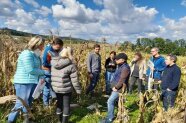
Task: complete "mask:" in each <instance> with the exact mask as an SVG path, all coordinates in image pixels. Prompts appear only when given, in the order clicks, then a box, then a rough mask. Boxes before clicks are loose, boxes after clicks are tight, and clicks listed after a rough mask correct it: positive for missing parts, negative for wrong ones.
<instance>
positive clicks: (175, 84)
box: [169, 68, 181, 90]
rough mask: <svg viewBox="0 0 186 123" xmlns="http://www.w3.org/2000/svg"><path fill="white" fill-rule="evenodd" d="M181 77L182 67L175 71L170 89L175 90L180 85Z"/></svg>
mask: <svg viewBox="0 0 186 123" xmlns="http://www.w3.org/2000/svg"><path fill="white" fill-rule="evenodd" d="M180 77H181V71H180V69H178V68H176V69H175V70H174V72H173V80H172V82H171V83H170V84H169V89H170V90H174V89H176V88H177V87H178V86H179V83H180Z"/></svg>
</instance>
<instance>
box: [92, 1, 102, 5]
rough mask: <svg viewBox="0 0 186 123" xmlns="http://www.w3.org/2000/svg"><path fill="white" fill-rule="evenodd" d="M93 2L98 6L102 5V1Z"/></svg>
mask: <svg viewBox="0 0 186 123" xmlns="http://www.w3.org/2000/svg"><path fill="white" fill-rule="evenodd" d="M93 2H94V3H95V4H96V5H98V6H101V5H103V0H93Z"/></svg>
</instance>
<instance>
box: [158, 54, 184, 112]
mask: <svg viewBox="0 0 186 123" xmlns="http://www.w3.org/2000/svg"><path fill="white" fill-rule="evenodd" d="M176 61H177V57H176V56H175V55H172V54H170V55H168V56H167V58H166V60H165V62H166V65H167V67H166V68H165V70H164V72H163V75H162V78H161V88H162V99H163V107H164V109H165V111H167V109H168V108H169V107H171V108H172V107H173V106H174V102H175V99H176V92H177V90H178V86H179V83H180V77H181V70H180V68H179V67H178V66H177V65H176Z"/></svg>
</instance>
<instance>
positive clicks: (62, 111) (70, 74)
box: [51, 47, 81, 123]
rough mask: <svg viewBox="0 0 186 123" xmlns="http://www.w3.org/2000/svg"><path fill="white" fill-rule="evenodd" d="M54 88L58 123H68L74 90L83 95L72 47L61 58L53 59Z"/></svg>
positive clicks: (63, 52) (66, 49) (64, 50)
mask: <svg viewBox="0 0 186 123" xmlns="http://www.w3.org/2000/svg"><path fill="white" fill-rule="evenodd" d="M51 65H52V72H51V75H52V88H53V90H54V91H55V93H56V95H57V109H56V114H57V116H58V123H68V119H69V116H70V99H71V96H72V91H73V88H74V89H75V90H76V92H77V94H81V86H80V83H79V80H78V72H77V68H76V65H75V64H74V61H73V51H72V49H71V48H70V47H67V48H64V49H63V50H62V52H61V53H60V57H53V58H52V61H51Z"/></svg>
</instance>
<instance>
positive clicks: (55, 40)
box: [52, 38, 63, 46]
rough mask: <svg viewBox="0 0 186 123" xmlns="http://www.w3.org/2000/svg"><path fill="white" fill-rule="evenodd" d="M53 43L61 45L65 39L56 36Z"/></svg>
mask: <svg viewBox="0 0 186 123" xmlns="http://www.w3.org/2000/svg"><path fill="white" fill-rule="evenodd" d="M52 44H53V45H60V46H63V40H62V39H61V38H55V39H54V40H53V41H52Z"/></svg>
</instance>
